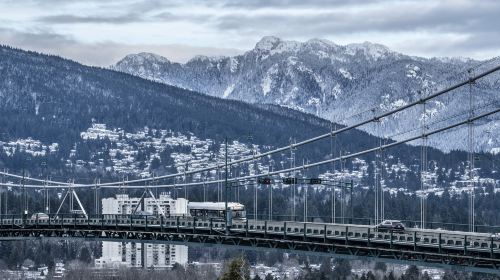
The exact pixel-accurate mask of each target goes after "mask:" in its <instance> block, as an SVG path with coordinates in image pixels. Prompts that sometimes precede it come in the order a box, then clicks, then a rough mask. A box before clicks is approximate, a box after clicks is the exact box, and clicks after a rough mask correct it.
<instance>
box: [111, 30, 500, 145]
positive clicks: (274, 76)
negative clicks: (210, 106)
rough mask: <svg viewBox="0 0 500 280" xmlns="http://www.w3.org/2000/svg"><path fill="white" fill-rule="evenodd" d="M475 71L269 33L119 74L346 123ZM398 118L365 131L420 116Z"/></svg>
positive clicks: (443, 113)
mask: <svg viewBox="0 0 500 280" xmlns="http://www.w3.org/2000/svg"><path fill="white" fill-rule="evenodd" d="M470 67H471V63H470V62H469V61H463V62H462V61H460V60H453V61H450V60H447V59H441V60H440V59H428V58H420V57H411V56H407V55H404V54H401V53H398V52H395V51H392V50H390V49H389V48H388V47H386V46H384V45H380V44H375V43H370V42H364V43H357V44H349V45H336V44H335V43H333V42H331V41H328V40H322V39H311V40H308V41H305V42H304V41H302V42H298V41H291V40H282V39H280V38H278V37H274V36H266V37H263V38H262V39H261V40H260V41H259V42H258V43H257V44H256V46H255V48H254V49H252V50H249V51H247V52H245V53H244V54H242V55H238V56H234V57H222V58H221V57H206V56H198V57H195V58H193V59H192V60H190V61H189V62H188V63H186V64H179V63H169V64H164V65H161V67H159V66H158V64H152V63H128V64H126V63H123V64H121V65H117V66H116V68H115V69H117V70H119V71H123V72H127V73H130V74H134V75H137V76H140V77H143V78H147V79H152V80H155V81H158V82H162V83H166V84H170V85H174V86H177V87H182V88H186V89H190V90H193V91H198V92H202V93H206V94H209V95H212V96H217V97H221V98H230V99H237V100H242V101H245V102H250V103H262V104H266V103H269V104H277V105H281V106H286V107H289V108H293V109H296V110H300V111H303V112H308V113H312V114H316V115H318V116H320V117H323V118H326V119H328V120H334V121H337V122H342V121H344V120H345V117H346V116H350V115H353V116H359V117H355V118H359V120H362V119H363V118H365V117H367V116H365V115H359V114H358V113H359V112H360V111H361V112H367V111H370V110H371V109H372V108H374V107H376V108H380V110H391V109H393V108H396V107H400V106H402V104H407V103H408V102H411V101H412V100H414V98H417V97H418V92H419V91H421V90H425V91H426V92H432V91H434V90H436V89H438V88H439V84H438V81H440V80H442V79H443V77H444V76H446V75H448V76H449V75H450V74H453V73H457V74H458V73H462V72H463V71H465V69H468V68H470ZM457 77H458V76H457ZM481 91H482V92H481V95H482V96H484V98H485V100H486V99H487V98H490V97H491V98H493V97H492V96H493V95H494V94H495V91H494V90H493V88H492V87H491V86H485V87H484V88H482V89H481ZM430 107H432V108H430ZM458 108H460V109H465V108H464V105H463V104H461V103H460V101H459V99H456V100H455V99H450V100H447V101H446V102H444V103H442V104H433V105H432V106H431V105H429V108H428V110H429V112H431V113H429V114H432V116H433V117H432V118H433V120H436V119H438V118H446V117H448V116H449V115H450V114H456V110H458ZM395 118H396V119H397V121H394V122H392V123H391V124H390V125H385V126H384V129H383V130H384V131H382V132H381V131H378V130H377V131H372V128H371V127H370V128H366V130H367V131H369V132H371V133H382V134H386V135H397V133H398V132H401V131H406V129H407V126H408V125H407V124H408V123H411V122H413V121H415V120H420V119H421V116H420V113H419V111H418V110H416V111H414V112H411V113H408V114H401V115H397V116H395ZM349 121H350V122H353V121H355V119H354V118H350V120H349ZM484 127H486V126H484ZM477 129H478V131H479V130H480V128H477ZM481 129H485V128H481ZM486 140H487V139H478V140H477V143H478V146H481V150H487V151H489V150H491V149H492V148H497V147H498V144H496V143H489V142H487V141H486ZM434 141H435V143H432V144H431V145H433V146H435V147H439V148H442V149H444V150H450V149H460V148H462V147H463V144H464V143H459V142H456V143H455V144H454V146H453V147H452V146H450V144H449V141H446V137H443V138H438V137H436V138H435V140H434ZM440 141H441V142H440Z"/></svg>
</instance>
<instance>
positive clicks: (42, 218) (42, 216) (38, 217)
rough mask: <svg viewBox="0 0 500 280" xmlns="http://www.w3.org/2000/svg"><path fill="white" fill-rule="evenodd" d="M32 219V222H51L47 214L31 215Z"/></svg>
mask: <svg viewBox="0 0 500 280" xmlns="http://www.w3.org/2000/svg"><path fill="white" fill-rule="evenodd" d="M31 219H32V220H39V221H47V220H49V215H47V214H45V213H41V212H40V213H33V215H31Z"/></svg>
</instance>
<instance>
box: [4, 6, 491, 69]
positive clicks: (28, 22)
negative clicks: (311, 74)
mask: <svg viewBox="0 0 500 280" xmlns="http://www.w3.org/2000/svg"><path fill="white" fill-rule="evenodd" d="M499 27H500V1H496V0H480V1H479V0H446V1H438V0H415V1H398V0H343V1H341V0H311V1H308V0H278V1H272V0H255V1H252V0H236V1H229V0H178V1H177V0H172V1H167V0H164V1H160V0H81V1H67V0H0V43H1V44H7V45H11V46H16V47H20V48H23V49H30V50H36V51H41V52H45V53H51V54H58V55H61V56H64V57H68V58H71V59H75V60H77V61H80V62H83V63H85V64H90V65H101V66H108V65H110V64H112V63H115V62H116V61H118V60H119V59H120V58H122V57H123V56H125V55H126V54H129V53H137V52H143V51H147V52H154V53H158V54H160V55H163V56H165V57H167V58H169V59H170V60H173V61H178V62H185V61H186V60H188V59H189V58H191V57H193V56H194V55H198V54H204V55H210V56H211V55H235V54H239V53H243V52H244V51H246V50H249V49H251V48H253V47H254V45H255V43H256V42H257V41H258V40H259V39H260V38H262V37H263V36H266V35H274V36H278V37H281V38H283V39H286V40H298V41H306V40H308V39H311V38H323V39H328V40H330V41H332V42H334V43H337V44H348V43H356V42H364V41H370V42H374V43H380V44H383V45H386V46H388V47H389V48H391V49H393V50H395V51H399V52H402V53H406V54H411V55H418V56H424V57H433V56H449V57H450V56H461V57H473V58H477V59H485V58H490V57H494V56H498V55H500V28H499Z"/></svg>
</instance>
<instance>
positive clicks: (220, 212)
mask: <svg viewBox="0 0 500 280" xmlns="http://www.w3.org/2000/svg"><path fill="white" fill-rule="evenodd" d="M225 208H226V204H225V203H224V202H189V203H188V213H189V215H190V216H191V217H197V218H220V219H224V217H225V216H226V210H225ZM227 208H228V210H229V212H230V214H229V215H230V217H231V219H235V220H246V211H245V205H243V204H241V203H238V202H228V204H227Z"/></svg>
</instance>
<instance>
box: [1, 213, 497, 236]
mask: <svg viewBox="0 0 500 280" xmlns="http://www.w3.org/2000/svg"><path fill="white" fill-rule="evenodd" d="M177 218H179V219H182V221H183V222H191V223H192V222H193V221H195V220H204V219H213V220H214V221H215V220H217V221H218V222H219V223H222V222H223V219H219V218H210V217H192V216H188V215H168V216H165V217H162V216H154V215H151V216H150V215H128V214H127V215H119V214H100V215H89V216H88V217H85V216H83V215H81V214H73V213H64V214H58V215H55V214H43V213H42V214H33V215H31V216H28V215H21V214H2V215H0V225H2V226H7V225H11V226H12V225H14V226H15V225H23V224H28V225H36V224H59V225H65V224H70V223H75V222H79V223H82V222H85V223H87V224H97V223H100V224H106V225H109V224H113V223H114V224H116V225H118V224H144V225H161V224H162V221H163V219H177ZM268 218H269V217H268V216H267V215H260V216H258V217H257V220H259V221H269V220H268ZM247 219H248V220H255V219H254V217H253V215H252V214H250V215H247ZM331 220H332V219H331V217H324V216H310V217H308V218H307V220H306V222H309V223H326V224H329V223H331ZM272 221H275V222H276V221H282V222H304V219H303V217H291V216H289V215H273V220H272ZM401 222H402V223H403V224H405V226H406V227H407V228H421V224H420V222H417V221H411V220H401ZM335 223H336V224H355V225H371V226H375V225H376V224H377V223H375V222H374V220H373V219H369V218H352V217H336V218H335ZM425 229H442V230H449V231H463V232H468V231H469V225H468V224H459V223H440V222H428V223H426V225H425ZM474 231H475V232H483V233H500V226H490V225H476V226H475V230H474Z"/></svg>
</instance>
